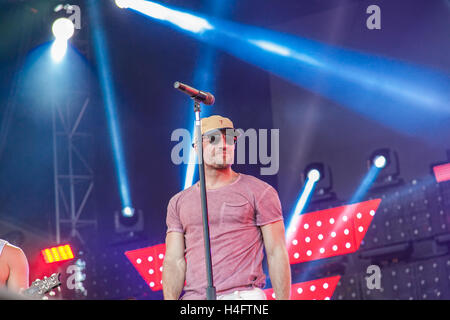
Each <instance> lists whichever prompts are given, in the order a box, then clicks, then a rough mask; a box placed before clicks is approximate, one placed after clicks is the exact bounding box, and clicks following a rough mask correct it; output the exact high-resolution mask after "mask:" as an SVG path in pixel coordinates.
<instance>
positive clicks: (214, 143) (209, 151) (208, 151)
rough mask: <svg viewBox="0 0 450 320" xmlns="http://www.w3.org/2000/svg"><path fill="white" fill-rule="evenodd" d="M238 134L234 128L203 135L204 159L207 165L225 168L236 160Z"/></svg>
mask: <svg viewBox="0 0 450 320" xmlns="http://www.w3.org/2000/svg"><path fill="white" fill-rule="evenodd" d="M235 141H236V136H235V134H234V130H226V129H223V130H220V131H219V130H217V131H214V132H213V133H210V134H206V135H203V159H204V161H205V165H207V166H210V167H213V168H215V169H225V168H228V167H230V166H231V165H232V164H233V162H234V149H235Z"/></svg>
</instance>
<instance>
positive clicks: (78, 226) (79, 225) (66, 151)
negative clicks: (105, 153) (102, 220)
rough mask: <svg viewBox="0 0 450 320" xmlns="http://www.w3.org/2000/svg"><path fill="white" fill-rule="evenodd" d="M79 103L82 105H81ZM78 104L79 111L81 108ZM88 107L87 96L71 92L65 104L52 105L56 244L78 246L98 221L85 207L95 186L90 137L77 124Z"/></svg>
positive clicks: (88, 208) (91, 210)
mask: <svg viewBox="0 0 450 320" xmlns="http://www.w3.org/2000/svg"><path fill="white" fill-rule="evenodd" d="M80 102H81V103H80ZM80 105H81V108H80ZM88 107H89V95H88V94H87V93H83V92H79V93H76V92H71V95H70V96H68V98H67V99H66V101H65V103H64V104H61V103H54V104H53V111H52V113H53V116H52V118H53V119H52V120H53V121H52V122H53V164H54V186H55V190H54V192H55V217H56V242H57V243H58V244H59V243H61V242H62V241H67V240H68V238H78V239H79V240H80V241H81V243H83V244H84V243H85V241H86V239H85V236H84V235H83V234H84V233H85V232H84V231H86V229H87V228H92V227H94V228H96V227H97V219H96V214H95V212H94V210H93V209H92V207H90V206H88V204H89V202H90V199H91V198H92V190H93V187H94V179H93V169H92V167H91V165H90V164H89V162H90V161H89V159H88V156H89V154H92V146H91V148H89V144H88V143H86V142H88V140H92V135H90V134H89V133H87V132H83V131H82V130H81V129H80V125H81V123H82V122H83V119H84V118H85V115H86V111H87V109H88Z"/></svg>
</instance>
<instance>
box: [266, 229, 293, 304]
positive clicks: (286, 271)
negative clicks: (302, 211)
mask: <svg viewBox="0 0 450 320" xmlns="http://www.w3.org/2000/svg"><path fill="white" fill-rule="evenodd" d="M261 231H262V235H263V239H264V247H265V249H266V254H267V264H268V267H269V276H270V281H271V283H272V287H273V291H274V293H275V298H276V299H277V300H289V299H290V296H291V266H290V264H289V256H288V252H287V249H286V240H285V234H284V224H283V221H277V222H274V223H270V224H267V225H264V226H261Z"/></svg>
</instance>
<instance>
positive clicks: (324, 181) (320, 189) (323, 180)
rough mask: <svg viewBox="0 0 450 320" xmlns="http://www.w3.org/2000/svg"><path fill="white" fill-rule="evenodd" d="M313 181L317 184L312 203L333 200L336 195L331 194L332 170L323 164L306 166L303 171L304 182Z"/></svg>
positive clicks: (315, 163)
mask: <svg viewBox="0 0 450 320" xmlns="http://www.w3.org/2000/svg"><path fill="white" fill-rule="evenodd" d="M308 180H309V181H311V182H313V183H314V184H315V186H314V192H313V194H312V195H311V202H317V201H322V200H323V201H324V200H332V199H335V198H336V195H335V194H334V193H333V192H331V189H332V177H331V169H330V167H328V166H325V165H324V164H323V163H321V162H314V163H311V164H309V165H308V166H306V168H305V170H304V171H303V182H304V183H306V181H308Z"/></svg>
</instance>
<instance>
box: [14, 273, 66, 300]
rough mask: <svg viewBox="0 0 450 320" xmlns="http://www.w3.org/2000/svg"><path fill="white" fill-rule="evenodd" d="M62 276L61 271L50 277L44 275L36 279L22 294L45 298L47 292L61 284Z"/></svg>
mask: <svg viewBox="0 0 450 320" xmlns="http://www.w3.org/2000/svg"><path fill="white" fill-rule="evenodd" d="M60 277H61V274H60V273H54V274H52V275H51V276H50V277H44V279H42V280H41V279H36V280H35V281H33V283H32V284H31V285H30V287H29V288H28V289H26V290H25V291H23V292H22V294H23V295H25V296H26V297H28V298H31V299H40V298H43V297H44V296H45V294H46V293H48V292H50V291H51V290H53V289H55V288H57V287H59V286H60V285H61V281H60Z"/></svg>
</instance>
